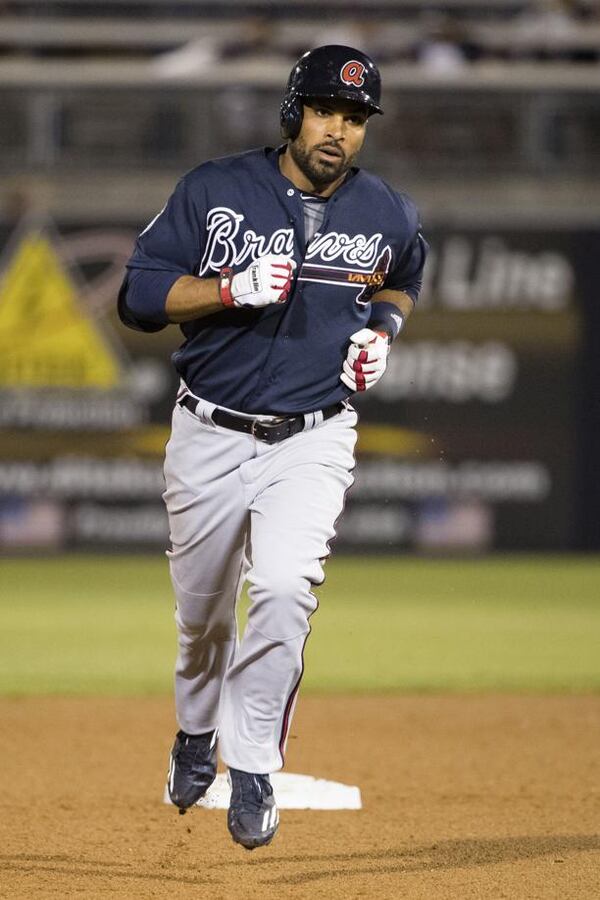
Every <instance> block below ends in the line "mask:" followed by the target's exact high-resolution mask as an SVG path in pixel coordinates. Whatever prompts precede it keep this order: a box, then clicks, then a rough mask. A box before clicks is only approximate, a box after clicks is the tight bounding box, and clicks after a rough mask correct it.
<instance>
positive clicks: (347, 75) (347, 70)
mask: <svg viewBox="0 0 600 900" xmlns="http://www.w3.org/2000/svg"><path fill="white" fill-rule="evenodd" d="M340 78H341V79H342V81H343V82H344V84H354V85H356V87H362V86H363V84H364V83H365V67H364V66H363V64H362V63H361V62H358V60H357V59H351V60H349V62H347V63H344V65H343V66H342V68H341V70H340Z"/></svg>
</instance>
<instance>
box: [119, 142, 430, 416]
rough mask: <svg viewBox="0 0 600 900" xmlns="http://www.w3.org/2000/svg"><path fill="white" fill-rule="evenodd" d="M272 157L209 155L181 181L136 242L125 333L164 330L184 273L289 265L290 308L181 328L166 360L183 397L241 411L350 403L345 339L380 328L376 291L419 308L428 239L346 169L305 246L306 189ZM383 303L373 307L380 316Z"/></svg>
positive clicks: (385, 188)
mask: <svg viewBox="0 0 600 900" xmlns="http://www.w3.org/2000/svg"><path fill="white" fill-rule="evenodd" d="M283 149H284V148H280V150H279V151H277V150H274V149H272V148H264V149H261V150H253V151H249V152H247V153H242V154H238V155H235V156H230V157H224V158H222V159H216V160H211V161H209V162H206V163H204V164H202V165H200V166H198V167H197V168H195V169H193V170H192V171H191V172H189V173H188V174H187V175H185V176H184V177H183V178H182V179H181V180H180V182H179V183H178V185H177V187H176V189H175V191H174V193H173V195H172V196H171V198H170V199H169V201H168V203H167V205H166V207H165V208H164V210H163V211H162V212H161V213H160V214H159V215H158V216H157V217H156V218H155V219H154V220H153V221H152V222H151V223H150V224H149V225H148V226H147V228H146V229H145V230H144V231H143V232H142V233H141V235H140V236H139V238H138V240H137V243H136V247H135V251H134V253H133V255H132V257H131V259H130V260H129V262H128V264H127V270H128V271H127V275H126V278H125V280H124V282H123V286H122V288H121V292H120V299H119V310H120V315H121V318H122V320H123V321H124V322H125V324H127V325H129V326H130V327H133V328H138V329H141V330H143V331H156V330H159V329H161V328H164V327H165V326H166V325H167V324H169V320H168V317H167V315H166V313H165V301H166V297H167V294H168V292H169V290H170V288H171V287H172V285H173V284H174V283H175V282H176V281H177V279H178V278H180V277H181V276H182V275H195V276H198V277H200V278H214V277H216V276H218V274H219V272H220V270H221V268H222V267H224V266H229V267H232V268H233V269H234V271H242V270H243V269H245V268H247V266H248V265H250V263H251V262H252V261H253V260H255V259H256V258H258V257H260V256H261V255H264V254H266V253H283V254H286V255H289V256H290V257H293V258H294V260H295V262H296V266H297V268H296V277H295V280H294V284H293V289H292V291H291V293H290V296H289V298H288V300H287V302H286V303H284V304H272V305H269V306H266V307H262V308H260V309H236V310H229V309H224V310H223V311H222V312H221V311H219V312H217V313H214V314H211V315H208V316H205V317H203V318H200V319H196V320H194V321H191V322H185V323H183V324H182V325H181V326H180V327H181V330H182V332H183V335H184V338H185V340H184V343H183V344H182V346H181V347H180V348H179V350H177V351H176V352H175V353H174V355H173V363H174V365H175V368H176V370H177V372H178V373H179V375H180V376H181V378H182V379H183V381H184V382H185V383H186V385H187V386H188V387H189V389H190V390H191V391H192V392H193V393H194V394H195V395H196V396H199V397H203V398H205V399H207V400H209V401H210V402H212V403H215V404H218V405H221V406H224V407H227V408H229V409H235V410H239V411H240V412H245V413H250V414H252V413H254V414H272V415H286V414H296V413H306V412H310V411H314V410H318V409H322V408H324V407H327V406H330V405H333V404H336V403H338V402H341V401H343V400H345V399H347V398H348V397H349V396H350V394H351V391H350V390H349V389H348V388H347V387H346V386H345V385H344V384H343V383H342V382H341V381H340V372H341V370H342V364H343V361H344V358H345V356H346V353H347V349H348V342H349V338H350V335H351V334H353V333H354V332H356V331H359V330H360V329H361V328H364V327H377V315H378V312H379V313H380V314H381V312H382V310H381V307H383V306H386V305H387V304H384V303H378V304H371V297H372V296H373V294H374V293H376V292H377V291H379V290H382V289H386V288H390V289H394V290H401V291H405V292H406V293H407V294H409V296H411V298H412V299H413V301H415V302H416V299H417V297H418V293H419V289H420V286H421V280H422V271H423V266H424V262H425V257H426V252H427V244H426V242H425V240H424V239H423V237H422V235H421V232H420V223H419V216H418V212H417V209H416V207H415V205H414V203H413V202H412V200H411V199H410V198H409V197H408V196H407V195H406V194H402V193H399V192H396V191H395V190H393V189H392V188H391V187H390V186H389V185H387V184H386V183H385V182H384V181H383V180H382V179H380V178H379V177H377V176H375V175H372V174H370V173H368V172H366V171H364V170H361V169H358V168H353V169H352V170H351V171H350V172H349V173H348V175H347V177H346V179H345V181H344V182H343V184H342V185H341V186H340V187H339V188H338V189H337V190H336V191H335V193H334V194H333V195H332V196H331V197H330V198H329V200H328V202H327V204H324V206H325V211H324V218H323V221H322V223H321V224H320V226H319V230H318V231H317V232H316V233H315V234H314V236H313V237H312V240H309V241H307V238H306V234H305V224H304V223H305V216H304V209H303V200H302V196H301V192H300V191H299V190H298V188H296V187H295V186H294V185H293V184H292V182H290V181H289V180H288V179H287V178H285V177H284V176H283V175H282V174H281V172H280V171H279V164H278V155H279V153H280V152H282V150H283ZM378 307H379V310H378Z"/></svg>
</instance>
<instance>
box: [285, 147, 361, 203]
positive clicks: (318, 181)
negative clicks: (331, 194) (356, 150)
mask: <svg viewBox="0 0 600 900" xmlns="http://www.w3.org/2000/svg"><path fill="white" fill-rule="evenodd" d="M328 145H329V146H334V147H336V149H337V150H338V151H339V152H340V154H341V156H338V157H334V156H332V157H331V160H328V159H323V158H322V157H319V156H318V155H317V150H319V149H320V148H321V147H327V146H328ZM288 146H289V150H290V154H291V156H292V159H293V160H294V162H295V163H296V165H297V166H298V168H299V169H300V171H301V172H302V174H303V175H305V176H306V178H308V180H309V181H310V183H311V184H312V185H313V186H314V187H315V189H316V190H317V191H319V190H323V188H326V187H327V186H328V185H330V184H331V183H332V182H334V181H337V180H338V178H342V177H343V176H344V175H345V174H346V172H347V171H348V169H349V168H350V166H351V165H352V163H353V162H354V156H350V157H347V156H346V154H345V153H344V151H343V150H342V148H341V147H340V146H339V145H338V144H334V142H333V141H329V142H327V141H323V143H322V144H315V146H314V147H310V148H309V147H307V145H306V141H305V140H304V138H302V137H297V138H296V140H295V141H291V142H290V143H289V144H288Z"/></svg>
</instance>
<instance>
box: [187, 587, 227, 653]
mask: <svg viewBox="0 0 600 900" xmlns="http://www.w3.org/2000/svg"><path fill="white" fill-rule="evenodd" d="M220 597H221V595H215V594H210V595H208V596H206V597H194V598H193V600H184V599H182V598H181V597H178V598H177V606H176V608H175V623H176V625H177V632H178V634H179V638H180V640H181V639H187V640H188V641H192V640H193V641H197V640H206V641H210V642H211V643H222V642H224V641H232V640H235V637H236V621H235V615H234V612H233V609H231V608H229V609H227V608H222V607H221V606H220V605H219V604H218V602H215V601H218V600H219V599H220Z"/></svg>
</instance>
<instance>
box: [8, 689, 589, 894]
mask: <svg viewBox="0 0 600 900" xmlns="http://www.w3.org/2000/svg"><path fill="white" fill-rule="evenodd" d="M0 714H1V717H2V725H1V731H0V754H1V759H0V808H1V811H2V814H1V819H0V838H1V846H0V897H2V898H5V897H6V898H11V900H13V898H32V897H36V898H46V897H47V898H64V897H82V898H86V900H88V898H90V900H91V898H101V897H111V898H112V897H116V898H121V897H123V898H125V897H127V898H136V900H137V898H146V897H156V898H167V897H169V898H178V900H179V898H185V900H187V898H198V897H199V898H204V897H206V898H211V900H221V898H227V900H230V898H232V900H236V898H250V897H251V898H260V900H265V898H275V897H277V898H281V897H306V898H309V897H310V898H312V897H316V898H323V897H327V898H330V900H332V898H337V897H340V898H341V897H344V898H355V897H369V898H370V897H376V898H415V900H416V898H418V900H437V898H441V900H446V898H455V900H469V898H478V900H482V898H486V900H487V898H490V900H492V898H493V900H499V898H508V900H521V898H523V900H537V898H539V900H552V898H556V900H559V898H560V900H566V898H590V900H592V898H593V900H597V898H598V897H600V833H599V832H600V698H599V697H597V696H596V697H585V696H560V697H534V696H445V697H434V696H418V697H415V696H411V697H407V696H395V697H376V698H374V697H358V698H357V697H332V696H327V697H315V696H308V697H305V698H301V700H300V703H299V706H298V712H297V715H296V718H295V721H294V724H293V728H292V735H291V738H290V741H289V745H288V756H287V765H286V770H287V771H290V772H303V773H307V774H313V775H317V776H320V777H324V778H330V779H333V780H336V781H343V782H345V783H347V784H358V785H359V786H360V788H361V790H362V796H363V804H364V809H363V810H361V811H355V812H311V811H284V812H283V813H282V814H281V823H282V824H281V829H280V833H279V834H278V836H277V837H276V839H275V841H274V842H273V844H272V845H271V846H270V847H267V848H262V849H261V850H256V851H254V852H253V853H249V852H247V851H245V850H243V849H242V848H241V847H238V846H236V845H234V844H233V843H232V841H231V839H230V837H229V834H228V832H227V829H226V824H225V812H223V811H215V810H201V809H195V810H193V811H191V812H190V813H188V814H187V815H185V816H179V815H178V814H177V812H176V810H175V809H173V808H172V807H167V806H164V805H163V804H162V802H161V800H162V791H163V786H164V776H165V774H166V767H167V757H168V752H169V749H170V745H171V742H172V738H173V733H174V728H175V726H174V720H173V713H172V706H171V702H170V701H169V700H168V699H162V698H161V699H118V700H112V699H108V698H106V699H93V700H92V699H89V698H88V699H85V698H77V699H65V698H42V699H40V698H30V699H14V700H10V699H3V700H0Z"/></svg>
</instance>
